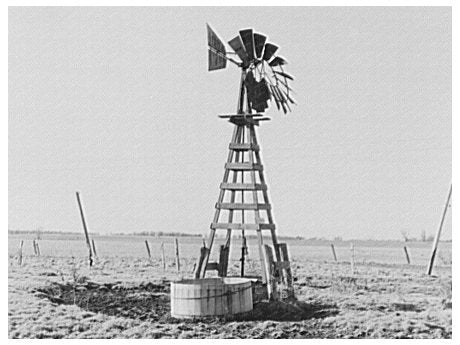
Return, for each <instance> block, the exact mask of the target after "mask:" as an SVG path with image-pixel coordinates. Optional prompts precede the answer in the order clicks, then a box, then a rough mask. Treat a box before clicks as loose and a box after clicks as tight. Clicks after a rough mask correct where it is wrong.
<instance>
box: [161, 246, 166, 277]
mask: <svg viewBox="0 0 460 345" xmlns="http://www.w3.org/2000/svg"><path fill="white" fill-rule="evenodd" d="M161 265H162V266H163V272H164V271H165V270H166V257H165V243H164V242H161Z"/></svg>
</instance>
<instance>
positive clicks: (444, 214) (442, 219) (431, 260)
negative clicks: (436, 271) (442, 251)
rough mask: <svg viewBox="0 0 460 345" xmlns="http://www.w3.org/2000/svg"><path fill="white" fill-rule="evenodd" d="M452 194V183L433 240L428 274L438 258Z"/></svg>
mask: <svg viewBox="0 0 460 345" xmlns="http://www.w3.org/2000/svg"><path fill="white" fill-rule="evenodd" d="M451 196H452V183H451V184H450V189H449V195H448V196H447V201H446V205H445V206H444V212H443V213H442V217H441V223H439V228H438V231H437V232H436V237H435V238H434V240H433V248H432V249H431V256H430V262H429V263H428V269H427V272H426V274H428V275H431V271H432V270H433V265H434V259H435V258H436V251H437V250H438V243H439V238H440V237H441V230H442V226H443V224H444V219H445V218H446V213H447V209H448V208H449V202H450V198H451Z"/></svg>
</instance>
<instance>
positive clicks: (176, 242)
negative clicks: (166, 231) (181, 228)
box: [174, 237, 180, 272]
mask: <svg viewBox="0 0 460 345" xmlns="http://www.w3.org/2000/svg"><path fill="white" fill-rule="evenodd" d="M174 249H175V252H176V267H177V272H180V258H179V240H178V239H177V237H176V238H175V239H174Z"/></svg>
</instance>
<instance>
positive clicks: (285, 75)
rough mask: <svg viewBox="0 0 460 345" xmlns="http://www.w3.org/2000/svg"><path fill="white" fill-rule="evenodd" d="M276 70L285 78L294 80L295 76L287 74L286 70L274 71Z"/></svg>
mask: <svg viewBox="0 0 460 345" xmlns="http://www.w3.org/2000/svg"><path fill="white" fill-rule="evenodd" d="M274 72H275V73H276V74H279V75H281V76H283V77H285V78H288V79H289V80H294V77H293V76H291V75H289V74H287V73H286V72H280V71H274Z"/></svg>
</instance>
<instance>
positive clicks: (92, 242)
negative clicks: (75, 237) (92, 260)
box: [91, 239, 97, 257]
mask: <svg viewBox="0 0 460 345" xmlns="http://www.w3.org/2000/svg"><path fill="white" fill-rule="evenodd" d="M91 244H92V245H93V253H94V256H95V257H97V252H96V245H95V244H94V239H91Z"/></svg>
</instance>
